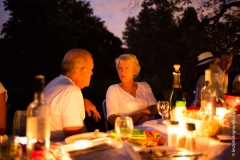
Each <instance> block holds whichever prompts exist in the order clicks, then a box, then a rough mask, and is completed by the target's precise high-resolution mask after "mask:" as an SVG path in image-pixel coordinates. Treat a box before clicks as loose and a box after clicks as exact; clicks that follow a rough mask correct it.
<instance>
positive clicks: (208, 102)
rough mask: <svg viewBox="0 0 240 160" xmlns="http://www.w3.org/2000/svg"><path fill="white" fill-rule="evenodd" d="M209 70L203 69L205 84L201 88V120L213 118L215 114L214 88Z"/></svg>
mask: <svg viewBox="0 0 240 160" xmlns="http://www.w3.org/2000/svg"><path fill="white" fill-rule="evenodd" d="M211 78H212V76H211V70H210V69H206V70H205V86H204V87H203V88H202V90H201V109H200V114H201V116H202V120H210V119H213V116H214V115H216V89H215V88H214V87H213V86H212V80H211Z"/></svg>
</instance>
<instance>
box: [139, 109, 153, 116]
mask: <svg viewBox="0 0 240 160" xmlns="http://www.w3.org/2000/svg"><path fill="white" fill-rule="evenodd" d="M140 113H141V114H143V115H150V114H151V112H150V110H149V109H143V110H141V111H140Z"/></svg>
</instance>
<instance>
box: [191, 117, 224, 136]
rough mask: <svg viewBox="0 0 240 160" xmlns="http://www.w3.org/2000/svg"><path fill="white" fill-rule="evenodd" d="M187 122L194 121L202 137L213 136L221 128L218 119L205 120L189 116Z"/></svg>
mask: <svg viewBox="0 0 240 160" xmlns="http://www.w3.org/2000/svg"><path fill="white" fill-rule="evenodd" d="M187 122H190V123H194V124H195V127H196V135H197V136H200V137H212V136H215V135H217V134H218V133H219V132H220V130H221V123H220V121H218V120H215V119H214V120H208V121H203V120H199V119H193V118H188V119H187Z"/></svg>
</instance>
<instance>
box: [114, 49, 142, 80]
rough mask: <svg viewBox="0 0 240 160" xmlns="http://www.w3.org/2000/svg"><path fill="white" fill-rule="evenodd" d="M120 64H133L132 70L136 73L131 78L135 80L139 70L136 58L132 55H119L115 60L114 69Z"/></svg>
mask: <svg viewBox="0 0 240 160" xmlns="http://www.w3.org/2000/svg"><path fill="white" fill-rule="evenodd" d="M122 62H130V63H132V64H133V66H134V70H135V71H136V74H135V75H133V77H134V78H136V77H137V76H138V74H139V72H140V69H141V67H140V65H139V62H138V59H137V57H136V56H135V55H133V54H121V55H120V56H119V57H118V58H116V59H115V65H116V68H117V67H118V65H119V64H120V63H122Z"/></svg>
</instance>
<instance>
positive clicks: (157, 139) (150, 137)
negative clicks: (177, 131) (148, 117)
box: [128, 130, 166, 147]
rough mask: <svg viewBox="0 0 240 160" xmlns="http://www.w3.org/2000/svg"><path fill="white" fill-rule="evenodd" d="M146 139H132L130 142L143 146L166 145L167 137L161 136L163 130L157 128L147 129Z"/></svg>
mask: <svg viewBox="0 0 240 160" xmlns="http://www.w3.org/2000/svg"><path fill="white" fill-rule="evenodd" d="M144 132H145V134H146V139H130V140H129V141H128V142H130V143H132V144H135V145H140V146H141V147H155V146H160V145H164V144H165V143H166V139H165V138H163V137H161V132H159V131H156V130H145V131H144Z"/></svg>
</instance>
